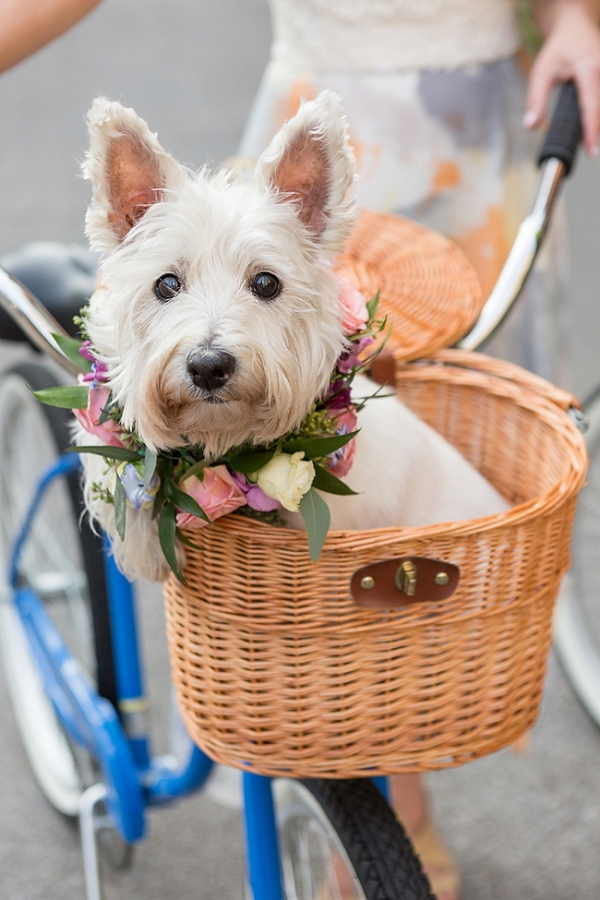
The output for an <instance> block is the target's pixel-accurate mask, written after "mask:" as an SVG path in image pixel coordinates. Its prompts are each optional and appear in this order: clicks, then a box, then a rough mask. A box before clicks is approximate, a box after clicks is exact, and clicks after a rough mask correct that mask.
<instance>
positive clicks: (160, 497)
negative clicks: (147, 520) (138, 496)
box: [152, 485, 167, 520]
mask: <svg viewBox="0 0 600 900" xmlns="http://www.w3.org/2000/svg"><path fill="white" fill-rule="evenodd" d="M166 502H167V498H166V497H165V492H164V491H163V489H162V485H161V487H159V489H158V491H157V492H156V497H155V498H154V505H153V507H152V519H153V520H154V519H156V517H157V516H158V514H159V513H160V511H161V509H162V508H163V506H164V505H165V503H166Z"/></svg>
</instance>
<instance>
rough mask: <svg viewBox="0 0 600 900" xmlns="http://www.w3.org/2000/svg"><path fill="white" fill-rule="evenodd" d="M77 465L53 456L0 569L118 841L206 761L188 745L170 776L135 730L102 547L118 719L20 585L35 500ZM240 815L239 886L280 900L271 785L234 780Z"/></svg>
mask: <svg viewBox="0 0 600 900" xmlns="http://www.w3.org/2000/svg"><path fill="white" fill-rule="evenodd" d="M79 465H80V462H79V457H78V456H77V455H75V454H67V455H65V456H63V457H61V458H59V459H58V460H57V461H56V462H55V464H54V465H53V466H52V467H51V468H50V469H49V470H48V472H46V474H45V475H44V476H43V477H42V479H41V480H40V482H39V485H38V487H37V490H36V493H35V496H34V498H33V501H32V503H31V506H30V509H29V511H28V513H27V516H26V518H25V521H24V523H23V525H22V528H21V531H20V533H19V535H18V538H17V540H16V542H15V545H14V548H13V553H12V557H11V560H10V568H9V584H10V585H11V587H12V590H13V602H14V605H15V608H16V610H17V612H18V614H19V616H20V618H21V621H22V624H23V627H24V630H25V633H26V635H27V639H28V641H29V643H30V646H31V649H32V654H33V657H34V659H35V662H36V664H37V667H38V669H39V672H40V675H41V677H42V680H43V684H44V688H45V690H46V694H47V696H48V697H49V698H50V699H51V701H52V704H53V706H54V709H55V711H56V714H57V716H58V718H59V720H60V722H61V724H62V726H63V728H64V730H65V732H66V733H67V734H68V735H69V737H70V738H71V740H72V741H74V742H75V743H76V744H78V745H79V746H82V747H84V748H85V749H86V750H87V751H88V752H89V753H90V754H91V755H92V756H93V758H94V759H95V760H96V761H97V762H98V764H99V767H100V770H101V772H102V779H103V783H104V787H105V790H106V793H105V794H104V797H103V800H104V803H105V806H106V810H107V812H108V814H109V815H110V817H111V819H112V821H113V823H114V826H115V828H116V829H117V830H118V832H119V833H120V835H121V837H122V838H123V839H124V840H125V841H127V842H130V843H131V842H135V841H138V840H140V839H141V838H143V836H144V833H145V827H146V808H147V807H148V806H151V805H156V804H161V803H167V802H169V801H171V800H174V799H175V798H177V797H181V796H183V795H184V794H188V793H191V792H192V791H195V790H197V789H199V788H200V787H201V786H202V785H203V783H204V782H205V780H206V778H207V777H208V775H209V773H210V771H211V768H212V766H213V761H212V760H211V759H210V758H209V757H208V756H206V754H204V753H203V752H202V751H201V750H200V749H199V748H198V747H196V746H194V745H193V744H192V742H191V741H190V753H189V758H188V760H187V762H186V763H185V764H184V765H183V766H182V767H181V768H180V769H178V770H174V769H173V768H170V767H169V766H168V765H166V764H165V760H164V758H160V757H159V758H153V757H152V754H151V748H150V738H149V735H148V733H147V729H146V724H145V719H146V717H145V715H144V713H145V710H146V708H147V701H146V698H145V694H144V684H143V673H142V666H141V660H140V652H139V643H138V632H137V624H136V612H135V600H134V593H133V589H132V585H131V584H130V583H129V582H128V581H127V579H126V578H124V576H123V575H122V574H121V573H120V572H119V571H118V569H117V567H116V565H115V563H114V560H113V558H112V556H111V554H110V547H109V545H108V542H106V552H105V564H106V575H107V587H108V596H109V606H110V622H111V630H112V639H113V653H114V662H115V669H116V677H117V694H118V708H119V714H117V711H116V710H115V708H114V707H113V706H112V704H111V703H109V702H108V701H107V700H105V699H103V698H102V697H100V696H99V695H98V694H97V692H96V691H95V689H94V686H93V685H92V684H91V682H90V680H89V678H88V676H87V675H86V673H85V672H84V671H83V669H82V668H81V666H80V665H79V663H78V661H77V660H76V659H75V657H74V656H73V655H72V653H71V652H70V651H69V648H68V647H67V646H66V644H65V642H64V640H63V638H62V636H61V634H60V632H59V631H58V629H57V628H56V626H55V625H54V622H53V621H52V619H51V618H50V616H49V615H48V613H47V612H46V609H45V607H44V604H43V603H42V601H41V600H40V598H39V597H38V596H37V595H36V593H35V592H34V591H33V590H32V589H31V588H30V587H28V586H23V585H22V584H20V576H19V562H20V559H21V554H22V552H23V548H24V546H25V544H26V542H27V540H28V537H29V535H30V532H31V528H32V525H33V522H34V520H35V516H36V512H37V510H38V509H39V506H40V503H41V500H42V498H43V496H44V494H45V492H46V491H47V489H48V488H49V486H50V485H51V484H52V483H53V481H54V480H55V479H56V478H60V477H63V476H66V475H68V474H70V473H71V472H73V471H74V470H76V469H78V468H79ZM244 813H245V834H246V852H247V863H248V872H249V880H250V885H251V888H252V893H253V897H254V900H283V890H282V882H281V873H280V864H279V853H278V846H277V830H276V825H275V812H274V806H273V797H272V792H271V779H270V778H267V777H263V776H260V775H255V774H253V773H250V772H245V773H244Z"/></svg>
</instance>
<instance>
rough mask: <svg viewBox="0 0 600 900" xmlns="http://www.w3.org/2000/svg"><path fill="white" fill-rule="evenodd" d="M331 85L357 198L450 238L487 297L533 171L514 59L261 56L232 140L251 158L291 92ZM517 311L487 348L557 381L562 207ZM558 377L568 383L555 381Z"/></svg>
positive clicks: (291, 105) (561, 349)
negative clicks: (310, 64) (385, 67)
mask: <svg viewBox="0 0 600 900" xmlns="http://www.w3.org/2000/svg"><path fill="white" fill-rule="evenodd" d="M325 88H330V89H332V90H334V91H335V92H336V93H338V94H339V95H340V97H341V99H342V103H343V106H344V109H345V112H346V115H347V116H348V120H349V123H350V138H351V142H352V146H353V149H354V152H355V155H356V159H357V169H358V176H359V177H358V181H357V183H356V185H355V191H356V197H357V199H358V202H359V203H360V205H361V206H366V207H369V208H372V209H377V210H381V211H383V212H390V213H399V214H401V215H404V216H408V217H409V218H412V219H415V220H417V221H418V222H421V223H422V224H424V225H426V226H428V227H430V228H433V229H435V230H436V231H439V232H441V233H443V234H445V235H447V236H448V237H450V238H452V239H453V240H454V241H455V242H456V243H457V244H458V245H459V246H460V247H461V248H462V249H463V251H464V252H465V253H466V255H467V257H468V258H469V260H470V261H471V263H472V265H473V266H474V267H475V269H476V271H477V273H478V275H479V278H480V281H481V285H482V289H483V292H484V294H485V295H486V296H487V295H488V294H489V292H490V291H491V290H492V288H493V286H494V284H495V283H496V280H497V278H498V275H499V273H500V270H501V268H502V265H503V263H504V261H505V259H506V256H507V254H508V251H509V250H510V247H511V245H512V243H513V241H514V239H515V236H516V233H517V229H518V227H519V224H520V223H521V221H522V220H523V218H524V217H525V215H526V214H527V212H528V210H529V207H530V204H531V199H532V197H533V193H534V191H535V187H536V184H537V172H536V167H535V149H536V145H537V143H538V141H539V137H537V136H535V135H532V134H530V133H528V132H526V131H525V130H524V129H523V127H522V125H521V120H522V117H523V113H524V109H525V92H526V78H525V75H524V72H523V68H522V66H521V63H520V62H519V60H518V59H517V58H511V59H504V60H500V61H498V62H494V63H488V64H485V65H478V66H473V67H469V68H468V69H456V70H452V71H421V72H417V71H414V72H413V71H410V72H389V73H388V72H383V73H372V74H371V73H368V72H335V71H331V72H329V71H328V72H325V71H322V72H321V71H319V72H317V71H301V70H298V69H297V68H295V67H292V66H288V65H286V64H285V63H284V62H279V61H274V62H271V63H270V64H269V66H268V67H267V69H266V72H265V74H264V76H263V79H262V82H261V85H260V87H259V90H258V94H257V96H256V99H255V102H254V105H253V108H252V111H251V114H250V116H249V119H248V122H247V124H246V128H245V131H244V134H243V137H242V141H241V145H240V153H241V154H242V155H244V156H252V157H256V156H258V155H259V154H260V153H261V152H262V150H264V149H265V147H266V146H267V144H268V142H269V140H270V138H271V137H272V136H273V134H274V133H275V132H276V131H277V130H278V128H279V127H280V126H281V125H282V124H283V122H284V121H286V120H287V119H288V118H290V116H292V115H294V113H295V112H296V110H297V109H298V106H299V103H300V101H301V99H311V98H313V97H315V96H316V95H317V94H318V93H319V92H320V91H321V90H324V89H325ZM554 218H555V221H554V222H553V224H552V228H551V232H550V234H549V235H548V237H547V239H546V245H545V248H544V250H543V251H542V253H541V254H540V258H539V260H538V263H537V264H536V268H535V270H534V273H533V274H532V275H531V276H530V278H529V281H528V284H527V287H526V289H525V291H524V292H523V294H522V295H521V298H520V299H519V301H518V302H517V306H516V308H515V309H514V310H513V312H512V314H511V315H510V316H509V318H508V319H507V321H506V322H505V323H504V325H503V326H502V328H501V329H500V330H499V332H498V334H497V335H496V336H495V337H494V338H493V340H492V342H490V344H489V345H488V347H487V348H486V351H487V352H491V353H493V354H494V355H497V356H501V357H503V358H505V359H510V360H512V361H514V362H517V363H519V364H520V365H523V366H525V367H526V368H529V369H531V370H533V371H535V372H537V373H539V374H541V375H544V376H545V377H547V378H550V379H551V380H553V381H557V382H559V383H561V384H562V385H563V386H568V381H569V377H568V368H569V367H568V357H569V353H568V346H567V337H566V336H567V334H568V328H567V322H566V318H567V316H566V309H565V303H564V295H565V291H564V290H563V286H562V281H563V279H562V277H561V273H562V272H564V267H565V266H564V257H565V252H564V250H565V247H564V244H565V242H564V240H563V233H564V227H563V221H562V218H563V217H562V215H561V211H560V210H557V215H555V217H554ZM566 383H567V384H566Z"/></svg>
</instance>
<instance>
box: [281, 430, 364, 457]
mask: <svg viewBox="0 0 600 900" xmlns="http://www.w3.org/2000/svg"><path fill="white" fill-rule="evenodd" d="M357 434H358V431H350V432H349V433H348V434H332V435H331V436H330V437H322V438H303V437H299V438H294V439H293V440H291V441H287V443H285V444H284V445H283V449H284V450H285V452H286V453H297V452H298V451H299V450H304V453H305V455H306V457H307V459H314V458H315V457H317V458H319V457H321V456H327V454H328V453H334V452H335V451H336V450H339V449H340V447H343V446H344V445H345V444H347V443H348V441H351V440H352V438H353V437H356V435H357Z"/></svg>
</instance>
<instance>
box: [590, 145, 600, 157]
mask: <svg viewBox="0 0 600 900" xmlns="http://www.w3.org/2000/svg"><path fill="white" fill-rule="evenodd" d="M599 153H600V146H598V143H595V144H592V146H591V147H590V156H593V157H596V156H598V154H599Z"/></svg>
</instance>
